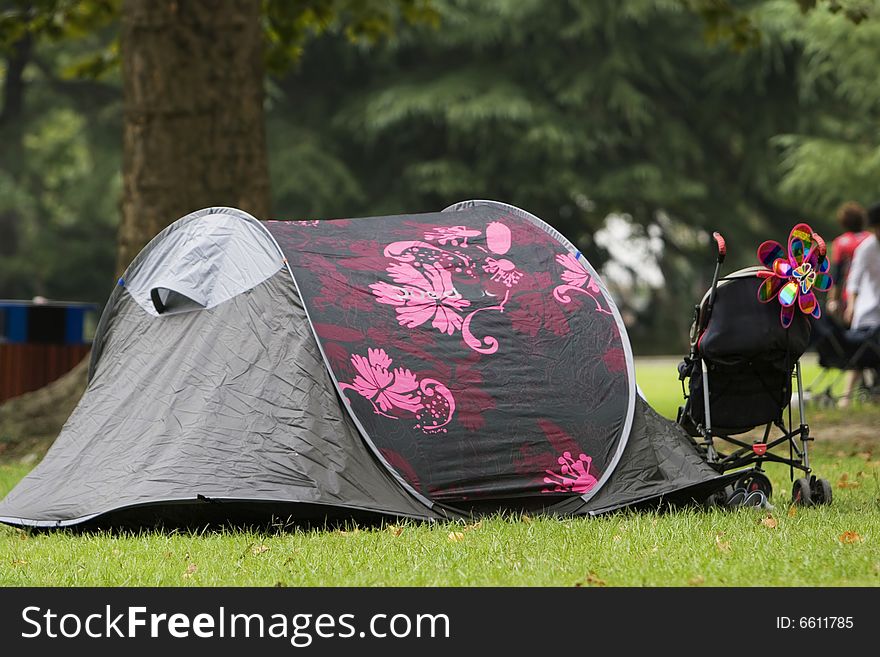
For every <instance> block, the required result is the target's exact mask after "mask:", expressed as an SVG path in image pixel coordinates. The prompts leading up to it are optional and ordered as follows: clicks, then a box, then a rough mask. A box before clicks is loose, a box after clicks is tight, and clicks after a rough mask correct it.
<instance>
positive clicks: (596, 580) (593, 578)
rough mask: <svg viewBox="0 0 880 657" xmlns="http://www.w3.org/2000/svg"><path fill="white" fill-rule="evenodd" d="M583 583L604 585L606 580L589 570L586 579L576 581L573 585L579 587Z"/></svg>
mask: <svg viewBox="0 0 880 657" xmlns="http://www.w3.org/2000/svg"><path fill="white" fill-rule="evenodd" d="M584 584H586V585H587V586H606V585H607V584H608V582H606V581H605V580H604V579H601V578H600V577H599V576H598V575H597V574H596V573H594V572H593V571H592V570H591V571H590V574H589V575H587V577H586V579H584V581H582V582H576V583H575V586H576V587H580V586H583V585H584Z"/></svg>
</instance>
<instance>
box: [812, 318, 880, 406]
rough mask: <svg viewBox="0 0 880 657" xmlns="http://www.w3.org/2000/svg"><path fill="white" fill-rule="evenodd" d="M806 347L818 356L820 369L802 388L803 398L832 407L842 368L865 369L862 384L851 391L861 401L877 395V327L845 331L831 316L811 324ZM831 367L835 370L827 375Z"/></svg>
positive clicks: (879, 344) (879, 339)
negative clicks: (814, 351)
mask: <svg viewBox="0 0 880 657" xmlns="http://www.w3.org/2000/svg"><path fill="white" fill-rule="evenodd" d="M810 347H811V348H813V349H815V350H816V353H817V354H818V356H819V366H820V367H821V368H822V371H821V372H820V373H819V375H818V376H817V377H816V378H815V379H814V380H813V382H812V383H810V385H809V386H807V389H806V390H805V391H804V394H805V400H806V401H810V402H815V403H817V404H818V405H819V406H834V405H835V404H836V402H837V398H836V397H835V396H834V394H833V392H832V391H833V389H834V386H835V385H836V384H837V382H838V381H839V380H840V378H841V377H842V376H843V372H844V371H846V370H868V373H867V376H866V379H865V381H864V382H863V385H862V386H861V387H860V388H859V389H858V390H857V391H855V393H854V394H855V396H856V397H857V398H858V399H859V400H861V401H867V400H868V399H871V398H876V397H877V396H878V395H880V379H878V370H880V328H877V329H875V330H873V331H871V332H868V333H860V332H858V331H850V330H847V329H846V327H844V326H843V325H841V324H840V323H838V322H837V321H835V320H834V319H833V318H831V317H824V316H823V317H821V318H820V319H819V320H817V321H816V322H815V323H814V326H813V336H812V340H811V343H810ZM832 370H837V372H836V373H834V374H831V372H832Z"/></svg>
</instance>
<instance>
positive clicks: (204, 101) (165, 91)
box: [117, 0, 269, 272]
mask: <svg viewBox="0 0 880 657" xmlns="http://www.w3.org/2000/svg"><path fill="white" fill-rule="evenodd" d="M260 12H261V1H260V0H125V1H124V3H123V5H122V79H123V98H124V108H125V109H124V111H125V127H124V135H123V199H122V223H121V225H120V229H119V242H118V248H117V269H118V271H119V272H122V271H123V270H124V269H125V267H126V266H127V265H128V263H129V262H131V260H132V258H134V256H135V255H137V253H138V251H140V249H141V248H142V247H143V246H144V245H145V244H146V243H147V242H148V241H149V240H150V239H152V238H153V237H154V236H155V235H156V234H157V233H158V232H159V231H160V230H162V229H163V228H164V227H165V226H167V225H168V224H170V223H171V222H173V221H174V220H176V219H178V218H179V217H181V216H183V215H185V214H187V213H189V212H192V211H193V210H198V209H200V208H204V207H210V206H214V205H231V206H234V207H237V208H241V209H242V210H246V211H247V212H250V213H251V214H253V215H255V216H256V217H257V218H266V217H267V215H268V213H269V171H268V158H267V155H266V138H265V122H264V114H263V32H262V26H261V13H260Z"/></svg>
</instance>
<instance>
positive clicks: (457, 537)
mask: <svg viewBox="0 0 880 657" xmlns="http://www.w3.org/2000/svg"><path fill="white" fill-rule="evenodd" d="M447 538H448V539H449V540H450V541H451V542H453V543H457V542H458V541H463V540H464V532H449V536H447Z"/></svg>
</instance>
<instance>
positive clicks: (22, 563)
mask: <svg viewBox="0 0 880 657" xmlns="http://www.w3.org/2000/svg"><path fill="white" fill-rule="evenodd" d="M12 565H13V566H27V565H28V562H27V559H15V560H14V561H13V562H12Z"/></svg>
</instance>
